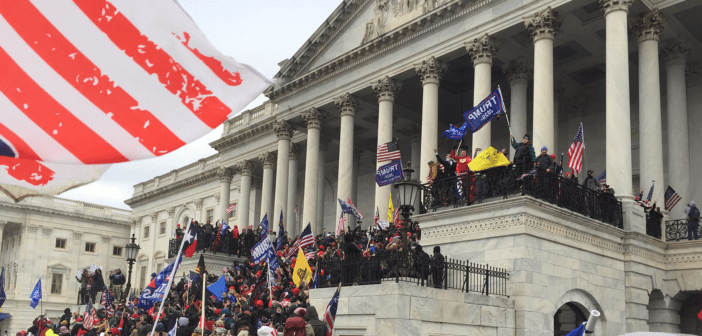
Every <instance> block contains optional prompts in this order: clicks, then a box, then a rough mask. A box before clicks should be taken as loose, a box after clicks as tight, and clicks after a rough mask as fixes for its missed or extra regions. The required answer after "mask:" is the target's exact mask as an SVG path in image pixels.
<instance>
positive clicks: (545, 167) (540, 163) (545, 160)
mask: <svg viewBox="0 0 702 336" xmlns="http://www.w3.org/2000/svg"><path fill="white" fill-rule="evenodd" d="M552 165H553V159H552V158H551V155H548V148H547V147H546V146H543V147H541V155H539V157H537V158H536V167H537V168H539V170H541V171H545V172H547V173H550V172H551V166H552Z"/></svg>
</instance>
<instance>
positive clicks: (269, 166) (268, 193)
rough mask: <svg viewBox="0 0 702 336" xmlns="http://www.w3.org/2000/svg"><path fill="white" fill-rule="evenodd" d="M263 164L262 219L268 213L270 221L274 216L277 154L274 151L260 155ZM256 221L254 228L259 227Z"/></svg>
mask: <svg viewBox="0 0 702 336" xmlns="http://www.w3.org/2000/svg"><path fill="white" fill-rule="evenodd" d="M258 159H259V160H261V164H262V165H263V182H262V183H263V185H262V187H261V220H263V216H265V215H268V223H270V219H271V218H272V217H275V216H273V211H274V210H273V192H274V191H273V177H274V175H273V168H274V167H275V161H276V155H275V153H272V152H265V153H263V154H260V155H259V156H258ZM257 227H258V226H257V223H254V228H257Z"/></svg>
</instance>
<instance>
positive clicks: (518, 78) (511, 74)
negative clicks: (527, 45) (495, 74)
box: [502, 59, 534, 86]
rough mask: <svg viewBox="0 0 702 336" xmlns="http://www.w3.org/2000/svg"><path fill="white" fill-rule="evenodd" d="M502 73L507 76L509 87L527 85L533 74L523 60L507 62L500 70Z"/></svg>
mask: <svg viewBox="0 0 702 336" xmlns="http://www.w3.org/2000/svg"><path fill="white" fill-rule="evenodd" d="M502 72H504V74H505V76H507V80H508V81H509V86H513V85H518V84H527V82H528V80H529V77H531V76H532V75H533V73H534V71H533V70H532V69H531V68H529V66H527V63H526V61H524V60H523V59H519V60H514V61H511V62H509V64H508V65H507V66H505V67H504V68H502Z"/></svg>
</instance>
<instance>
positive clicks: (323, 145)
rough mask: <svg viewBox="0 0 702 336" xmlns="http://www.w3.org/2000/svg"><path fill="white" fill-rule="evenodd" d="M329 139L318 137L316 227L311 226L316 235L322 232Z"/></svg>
mask: <svg viewBox="0 0 702 336" xmlns="http://www.w3.org/2000/svg"><path fill="white" fill-rule="evenodd" d="M330 142H331V141H330V139H329V138H327V137H326V136H324V135H322V136H320V137H319V161H318V162H319V168H317V225H316V226H314V225H312V232H313V233H314V234H315V235H316V234H319V233H321V232H322V230H324V200H325V199H326V198H325V197H324V189H325V187H326V184H327V179H326V175H325V172H326V166H327V149H329V143H330Z"/></svg>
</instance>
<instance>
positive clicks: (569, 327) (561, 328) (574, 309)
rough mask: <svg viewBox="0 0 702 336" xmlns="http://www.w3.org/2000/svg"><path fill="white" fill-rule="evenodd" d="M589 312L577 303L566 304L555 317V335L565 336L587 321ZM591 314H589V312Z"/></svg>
mask: <svg viewBox="0 0 702 336" xmlns="http://www.w3.org/2000/svg"><path fill="white" fill-rule="evenodd" d="M587 311H588V310H587V309H586V308H585V307H583V306H582V305H581V304H579V303H577V302H572V301H571V302H566V303H565V304H564V305H562V306H561V307H560V308H558V310H557V311H556V314H554V315H553V335H554V336H565V335H567V334H568V333H569V332H571V331H573V329H575V328H577V327H578V326H580V325H581V324H583V322H586V321H587V318H588V315H586V313H585V312H587ZM588 314H589V312H588Z"/></svg>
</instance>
